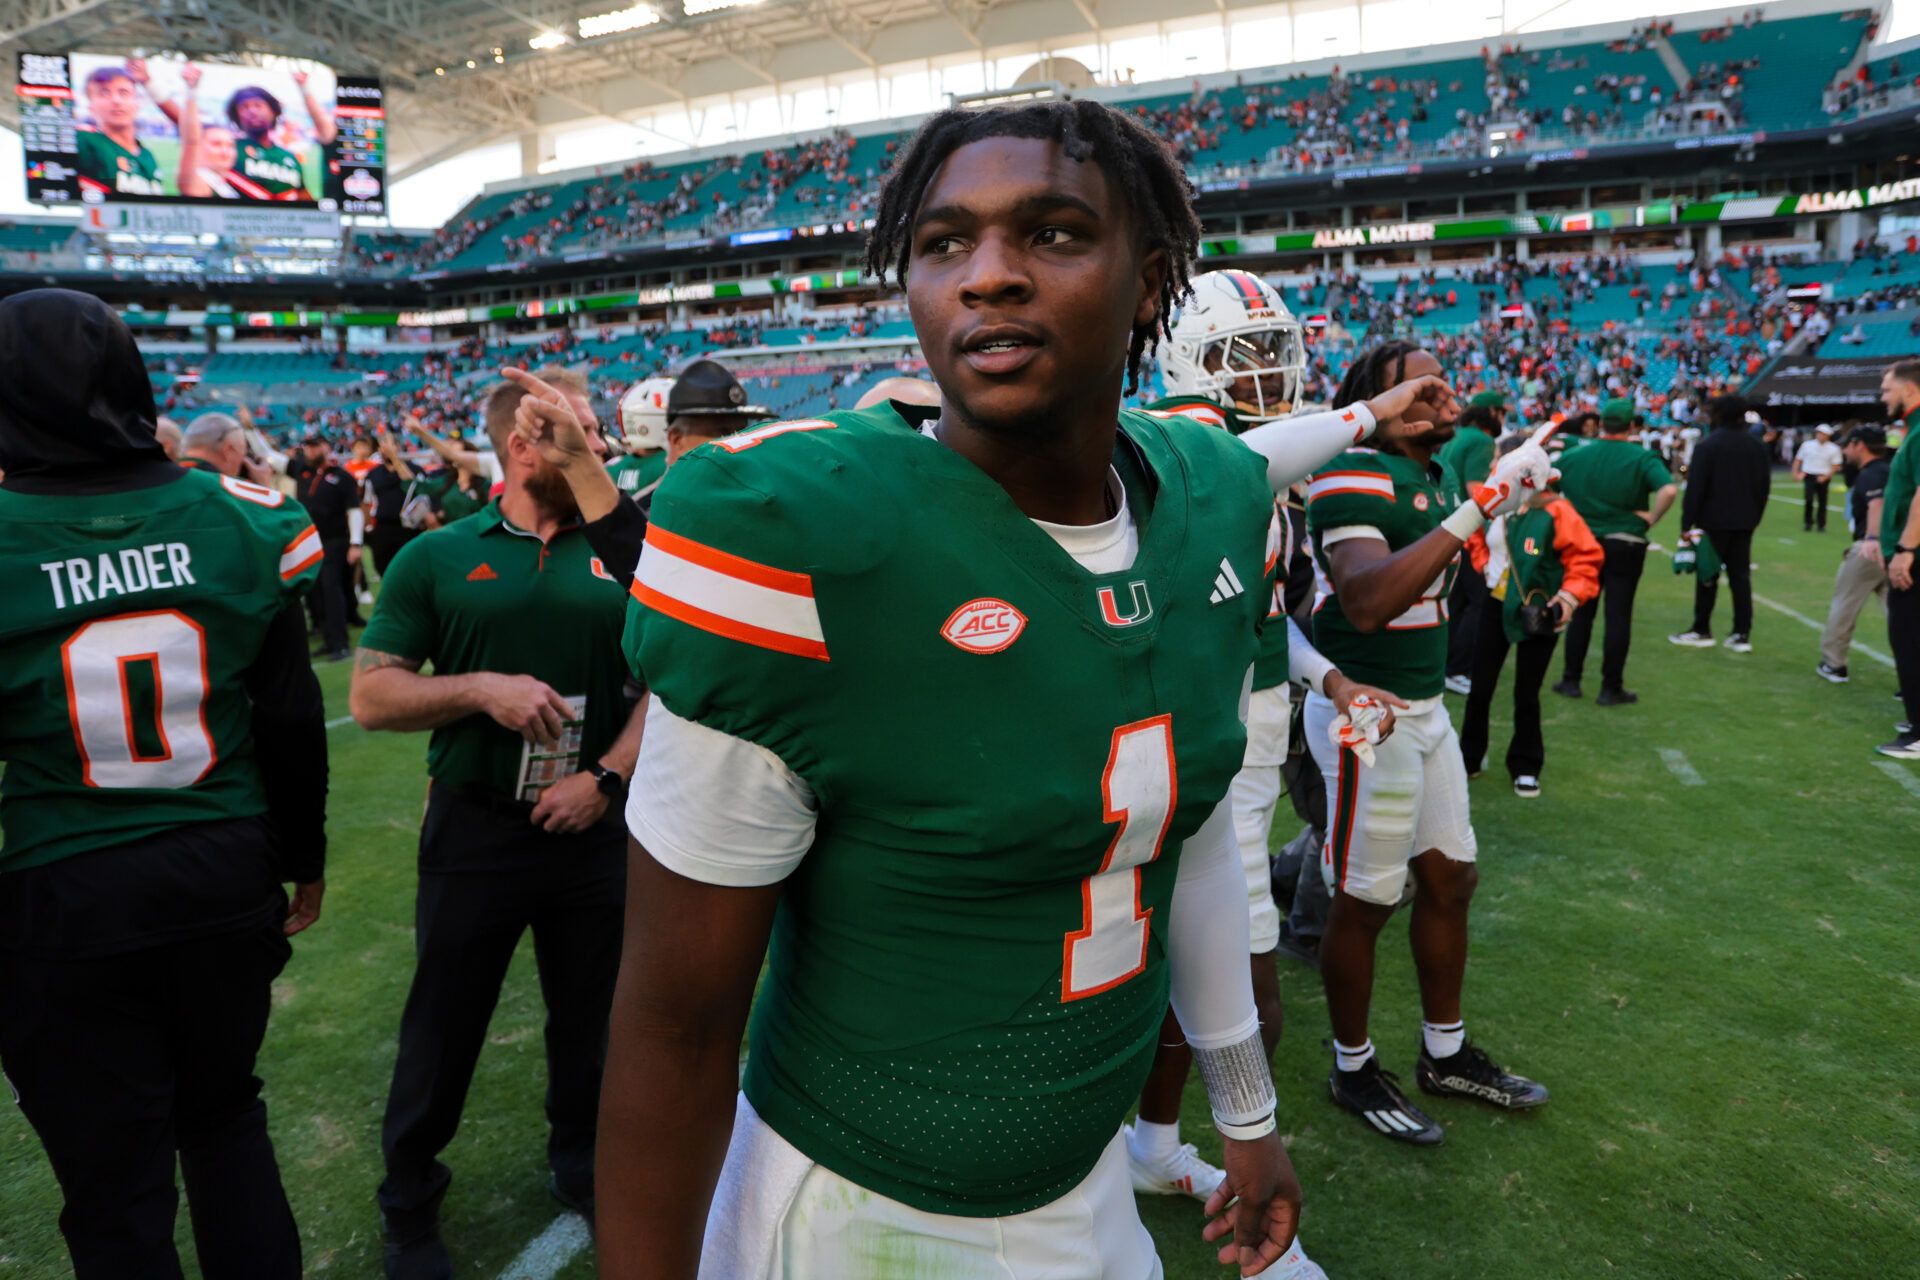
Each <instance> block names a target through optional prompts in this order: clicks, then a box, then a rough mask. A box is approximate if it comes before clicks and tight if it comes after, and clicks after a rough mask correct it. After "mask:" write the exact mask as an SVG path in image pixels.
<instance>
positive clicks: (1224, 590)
mask: <svg viewBox="0 0 1920 1280" xmlns="http://www.w3.org/2000/svg"><path fill="white" fill-rule="evenodd" d="M1246 593H1247V589H1246V588H1245V587H1243V586H1241V585H1240V575H1239V574H1237V573H1235V572H1234V571H1233V565H1232V564H1230V563H1229V562H1228V561H1227V559H1226V557H1224V556H1222V557H1221V559H1220V572H1219V573H1216V574H1215V575H1214V576H1213V594H1212V595H1211V596H1209V597H1208V599H1210V600H1211V601H1212V602H1213V603H1214V604H1225V603H1226V602H1227V601H1229V600H1231V599H1233V598H1234V597H1235V596H1243V595H1245V594H1246Z"/></svg>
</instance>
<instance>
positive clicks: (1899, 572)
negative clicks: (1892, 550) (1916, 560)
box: [1887, 551, 1913, 591]
mask: <svg viewBox="0 0 1920 1280" xmlns="http://www.w3.org/2000/svg"><path fill="white" fill-rule="evenodd" d="M1887 581H1888V582H1891V583H1892V584H1893V589H1894V590H1895V591H1906V590H1909V589H1911V588H1912V586H1913V552H1911V551H1902V552H1901V553H1900V554H1899V555H1897V556H1895V557H1893V559H1891V560H1889V561H1887Z"/></svg>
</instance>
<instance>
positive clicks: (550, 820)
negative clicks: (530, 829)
mask: <svg viewBox="0 0 1920 1280" xmlns="http://www.w3.org/2000/svg"><path fill="white" fill-rule="evenodd" d="M606 811H607V795H606V792H604V791H602V790H600V786H599V783H598V782H597V780H596V779H595V778H594V776H593V775H592V774H590V773H587V772H585V771H584V770H583V771H581V772H580V773H573V774H568V775H567V776H566V777H564V778H562V779H560V781H558V782H556V783H554V784H553V785H552V786H550V787H548V788H547V789H546V790H545V791H542V792H541V793H540V799H539V800H537V801H536V802H535V803H534V806H533V816H532V818H531V819H530V821H531V822H532V823H533V825H534V826H536V827H539V828H540V829H541V830H542V831H551V832H554V833H555V834H559V835H572V834H574V833H576V832H580V831H585V830H586V829H587V828H588V827H590V826H592V825H593V824H594V823H596V822H598V821H600V815H601V814H603V813H605V812H606Z"/></svg>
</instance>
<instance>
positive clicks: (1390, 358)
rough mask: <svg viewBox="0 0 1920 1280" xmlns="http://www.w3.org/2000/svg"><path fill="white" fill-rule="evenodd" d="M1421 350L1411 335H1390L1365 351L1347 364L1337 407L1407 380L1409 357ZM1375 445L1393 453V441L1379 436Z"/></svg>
mask: <svg viewBox="0 0 1920 1280" xmlns="http://www.w3.org/2000/svg"><path fill="white" fill-rule="evenodd" d="M1418 350H1420V344H1419V343H1418V342H1415V341H1413V340H1412V339H1410V338H1389V339H1388V340H1387V341H1385V342H1382V343H1380V344H1379V345H1378V346H1373V347H1368V348H1367V349H1366V350H1365V351H1362V352H1361V353H1360V354H1359V355H1357V356H1355V357H1354V358H1353V363H1352V364H1350V365H1348V366H1347V372H1346V376H1345V377H1343V378H1341V379H1340V389H1339V390H1338V391H1336V392H1335V393H1334V396H1333V407H1334V408H1336V409H1344V408H1346V407H1347V406H1348V405H1350V404H1356V403H1358V402H1359V401H1362V400H1371V399H1373V398H1374V397H1375V396H1377V395H1379V394H1381V393H1382V392H1384V391H1389V390H1391V389H1392V388H1394V387H1397V386H1399V385H1400V384H1401V383H1402V382H1405V381H1406V375H1407V357H1408V356H1410V355H1412V354H1413V353H1414V352H1416V351H1418ZM1373 447H1374V448H1376V449H1381V450H1384V451H1386V452H1389V453H1390V452H1392V451H1393V450H1392V446H1391V445H1390V444H1388V443H1387V442H1385V441H1383V440H1381V439H1380V438H1379V437H1377V436H1376V437H1375V438H1374V441H1373Z"/></svg>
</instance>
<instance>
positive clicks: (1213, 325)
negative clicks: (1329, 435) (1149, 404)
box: [1157, 271, 1307, 425]
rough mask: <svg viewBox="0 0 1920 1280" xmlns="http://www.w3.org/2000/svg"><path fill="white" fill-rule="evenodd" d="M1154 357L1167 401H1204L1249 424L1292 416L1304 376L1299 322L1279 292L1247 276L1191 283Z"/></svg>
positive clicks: (1221, 275) (1217, 275)
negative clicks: (1237, 414) (1172, 398)
mask: <svg viewBox="0 0 1920 1280" xmlns="http://www.w3.org/2000/svg"><path fill="white" fill-rule="evenodd" d="M1157 356H1158V359H1159V361H1160V379H1161V381H1162V382H1163V383H1164V384H1165V386H1166V392H1167V394H1168V395H1186V396H1205V397H1206V398H1207V399H1209V400H1212V401H1214V402H1215V403H1217V404H1222V405H1229V406H1232V407H1234V408H1236V409H1238V410H1239V411H1240V416H1241V417H1242V418H1244V419H1245V420H1246V421H1247V422H1248V423H1249V424H1250V425H1252V424H1258V423H1262V422H1272V421H1273V420H1274V419H1275V418H1282V417H1285V416H1287V415H1288V414H1290V413H1292V412H1294V411H1295V409H1296V408H1297V407H1298V405H1297V402H1298V400H1299V398H1300V384H1301V382H1302V380H1303V379H1304V378H1305V376H1306V372H1307V344H1306V338H1305V336H1304V331H1303V330H1302V329H1301V327H1300V322H1299V321H1298V320H1296V319H1294V316H1293V312H1291V311H1289V310H1287V304H1286V303H1285V302H1283V301H1281V299H1280V293H1279V290H1277V289H1275V288H1274V287H1273V286H1272V285H1270V284H1268V283H1267V282H1266V281H1265V280H1262V279H1261V278H1260V277H1259V276H1256V275H1254V274H1253V273H1252V272H1251V271H1209V272H1207V273H1206V274H1205V275H1201V276H1196V277H1195V278H1194V281H1193V296H1192V297H1191V298H1189V299H1187V303H1186V305H1185V306H1183V307H1181V308H1180V314H1179V315H1178V316H1177V317H1176V318H1175V319H1174V322H1173V331H1172V333H1171V335H1170V336H1169V338H1168V340H1167V341H1166V342H1164V343H1162V344H1161V346H1160V350H1159V352H1158V353H1157ZM1210 365H1211V366H1213V367H1209V366H1210ZM1243 378H1244V379H1246V381H1245V382H1241V383H1240V388H1241V393H1240V394H1236V391H1235V383H1237V382H1240V380H1241V379H1243ZM1248 389H1250V390H1251V398H1249V396H1248V395H1247V394H1245V392H1246V391H1247V390H1248Z"/></svg>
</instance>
